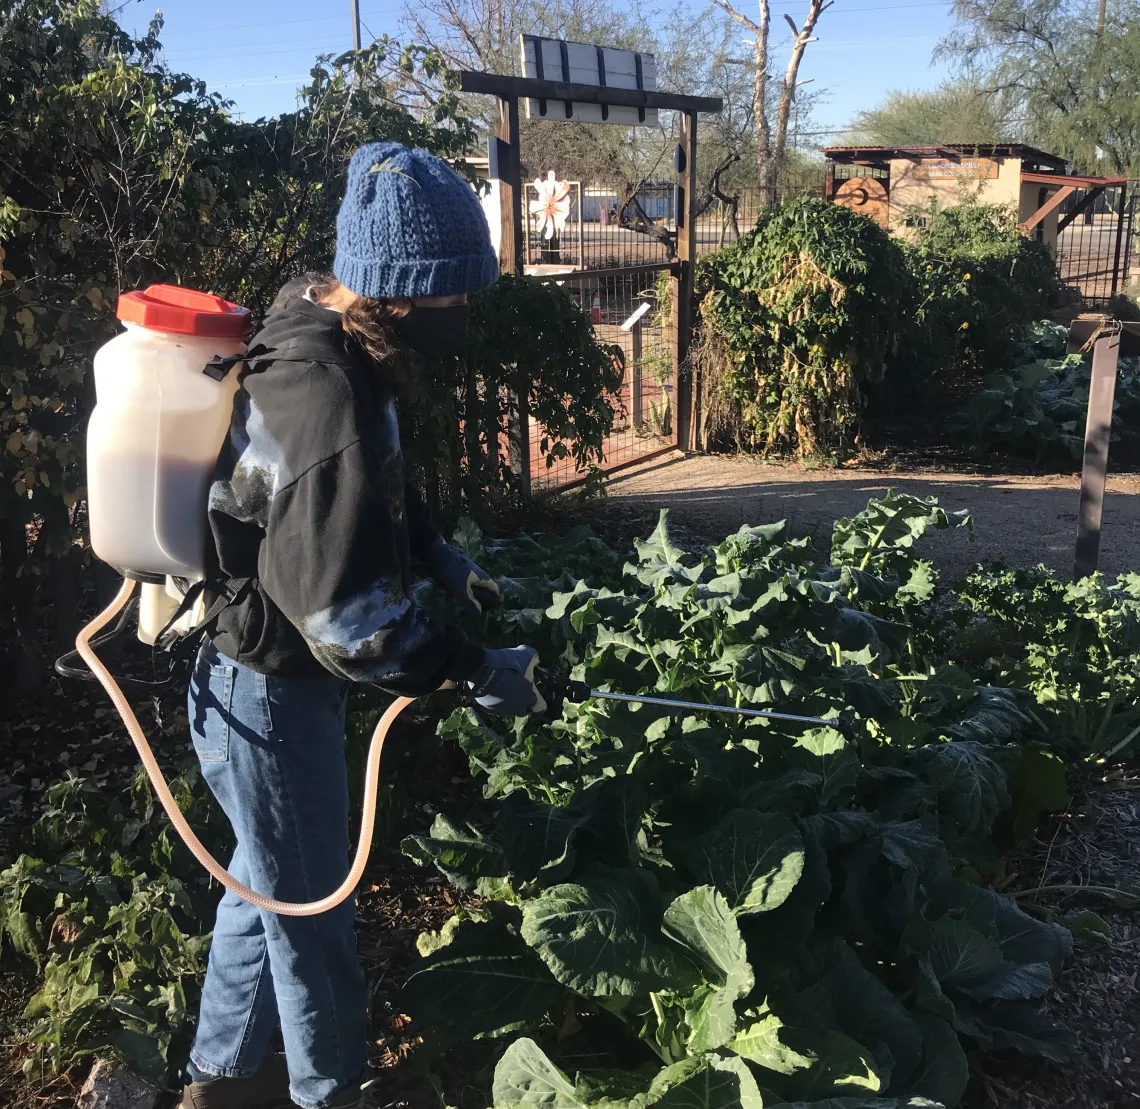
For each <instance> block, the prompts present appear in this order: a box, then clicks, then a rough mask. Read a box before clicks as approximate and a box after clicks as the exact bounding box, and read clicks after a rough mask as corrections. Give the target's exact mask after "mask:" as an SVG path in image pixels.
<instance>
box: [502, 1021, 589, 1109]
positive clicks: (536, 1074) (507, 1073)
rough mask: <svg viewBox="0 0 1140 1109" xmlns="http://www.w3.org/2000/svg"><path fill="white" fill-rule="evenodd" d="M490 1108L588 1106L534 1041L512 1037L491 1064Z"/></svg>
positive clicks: (577, 1108)
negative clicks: (500, 1054) (492, 1071)
mask: <svg viewBox="0 0 1140 1109" xmlns="http://www.w3.org/2000/svg"><path fill="white" fill-rule="evenodd" d="M492 1097H493V1104H494V1109H588V1106H589V1103H588V1102H585V1101H583V1100H582V1099H581V1098H580V1096H579V1094H578V1091H577V1090H575V1088H574V1084H573V1083H572V1082H571V1081H570V1079H569V1078H567V1077H566V1075H565V1074H563V1073H562V1071H560V1070H559V1069H558V1068H557V1067H556V1066H555V1065H554V1064H553V1063H552V1062H551V1061H550V1060H549V1059H548V1058H547V1057H546V1053H545V1052H544V1051H543V1050H542V1048H540V1047H539V1046H538V1044H536V1043H535V1042H534V1040H530V1039H527V1038H525V1037H523V1038H521V1039H518V1040H515V1042H514V1043H513V1044H511V1046H510V1047H508V1048H507V1050H506V1051H505V1052H504V1053H503V1057H502V1058H501V1059H500V1060H499V1062H498V1065H497V1066H496V1067H495V1081H494V1085H493V1086H492Z"/></svg>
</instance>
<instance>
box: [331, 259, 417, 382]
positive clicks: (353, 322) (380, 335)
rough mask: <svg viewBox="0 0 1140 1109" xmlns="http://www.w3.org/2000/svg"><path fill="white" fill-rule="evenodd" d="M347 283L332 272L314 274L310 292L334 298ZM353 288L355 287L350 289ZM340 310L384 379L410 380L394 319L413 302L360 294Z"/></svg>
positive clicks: (346, 331)
mask: <svg viewBox="0 0 1140 1109" xmlns="http://www.w3.org/2000/svg"><path fill="white" fill-rule="evenodd" d="M344 288H345V287H344V286H343V285H341V283H340V282H339V281H338V280H337V279H336V278H335V277H332V276H331V275H329V274H318V275H316V276H314V277H313V279H312V284H311V285H310V286H309V296H310V297H311V298H312V299H313V300H315V301H316V302H317V303H321V302H322V301H326V300H332V299H333V298H334V297H335V296H336V295H337V294H338V293H340V290H342V289H344ZM347 291H349V292H351V290H347ZM352 295H353V296H354V297H355V299H354V300H352V301H351V302H350V303H349V304H347V305H345V306H344V308H342V309H341V312H340V323H341V327H342V328H343V330H344V334H345V337H346V338H347V339H348V340H349V342H350V343H353V344H354V345H355V346H357V347H359V348H360V350H361V351H362V352H363V353H364V354H366V355H367V356H368V358H369V359H370V360H371V361H372V362H373V363H375V365H376V368H377V370H378V371H380V373H381V374H382V376H383V377H384V379H385V380H386V381H388V383H389V384H390V385H392V386H393V387H394V388H399V387H400V386H402V385H404V384H405V383H406V381H407V370H406V367H405V365H404V361H405V359H404V357H403V355H404V348H403V346H402V345H401V344H400V341H399V340H398V339H397V338H396V335H395V332H394V330H393V327H392V325H393V323H394V322H395V321H396V320H398V319H399V318H400V317H401V316H406V315H407V314H408V312H410V311H411V308H412V302H411V301H410V300H405V299H403V298H398V299H392V300H374V299H372V298H370V297H362V296H357V295H356V294H352Z"/></svg>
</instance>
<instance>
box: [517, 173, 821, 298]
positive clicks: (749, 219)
mask: <svg viewBox="0 0 1140 1109" xmlns="http://www.w3.org/2000/svg"><path fill="white" fill-rule="evenodd" d="M825 178H826V167H825V166H824V164H823V163H822V162H820V163H815V162H809V163H807V164H806V165H803V166H798V167H795V168H794V169H788V170H786V171H785V172H784V173H783V174H782V175H781V177H780V180H779V182H778V186H777V197H778V199H780V200H787V199H789V198H791V197H793V196H800V195H804V194H810V195H815V196H819V195H822V192H823V187H824V181H825ZM567 180H568V182H569V184H570V192H569V197H568V200H569V205H570V210H569V215H568V216H567V219H566V223H565V226H564V227H563V229H562V230H561V232H559V234H558V235H551V236H550V237H549V238H548V237H546V235H545V228H543V227H542V220H541V216H540V214H539V212H538V211H537V210H536V211H532V210H531V208H532V204H531V202H532V201H536V200H537V199H538V194H537V192H536V191H535V189H534V186H533V184H528V185H527V187H526V196H525V199H526V201H527V203H526V204H525V205H524V207H523V220H524V225H525V226H524V239H525V259H524V260H525V262H526V266H527V269H528V271H529V272H531V273H534V274H537V275H539V276H549V275H553V274H555V273H565V272H566V271H568V270H605V269H615V268H623V267H627V266H645V265H666V264H668V263H669V262H671V261H672V259H673V257H674V242H675V235H676V230H677V209H676V205H677V190H676V186H675V184H674V183H673V182H672V181H671V180H666V181H645V182H641V183H640V184H638V183H637V182H623V181H603V182H593V183H591V182H587V181H579V180H575V179H573V178H568V179H567ZM724 193H725V195H726V196H727V197H728V198H729V199H728V201H723V200H720V199H717V198H711V199H710V200H709V201H708V203H707V205H706V207H705V208H704V210H703V211H702V212H701V214H700V215H699V216H698V218H697V224H696V237H697V250H698V253H699V254H701V255H704V254H710V253H712V252H713V251H716V250H720V249H722V248H724V247H725V246H728V245H729V244H730V243H732V242H735V241H736V239H738V238H739V237H740V236H741V235H742V234H744V233H745V232H746V231H749V230H750V229H751V228H752V227H753V226H754V225H755V223H756V218H757V216H758V215H759V213H760V211H761V209H762V208H763V206H764V202H763V196H762V194H761V191H760V190H759V189H758V188H751V187H748V188H737V189H725V190H724Z"/></svg>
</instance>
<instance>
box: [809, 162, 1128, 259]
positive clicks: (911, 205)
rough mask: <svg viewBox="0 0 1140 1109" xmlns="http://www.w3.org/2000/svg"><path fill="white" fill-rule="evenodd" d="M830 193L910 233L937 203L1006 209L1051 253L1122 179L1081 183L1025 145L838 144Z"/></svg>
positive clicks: (886, 224)
mask: <svg viewBox="0 0 1140 1109" xmlns="http://www.w3.org/2000/svg"><path fill="white" fill-rule="evenodd" d="M821 153H822V154H824V156H825V157H826V158H827V184H826V186H825V195H826V196H827V197H829V198H830V199H832V200H834V201H835V202H836V203H837V204H842V205H844V206H845V207H848V208H852V209H853V210H854V211H857V212H862V213H863V214H864V215H867V216H870V217H871V218H872V219H874V220H875V221H876V222H877V223H878V224H879V225H880V226H881V227H883V228H884V229H889V230H892V231H894V232H895V233H896V234H899V235H906V234H908V232H910V231H912V230H913V229H914V228H916V227H921V226H922V225H923V221H924V220H925V219H927V218H929V214H930V211H931V206H932V204H936V205H937V206H938V207H941V208H949V207H951V206H953V205H955V204H959V203H961V202H962V200H964V199H967V198H970V197H972V198H973V199H975V200H977V201H978V202H979V203H983V204H1007V205H1010V206H1012V207H1013V208H1014V209H1016V211H1017V218H1018V229H1019V230H1020V231H1021V232H1022V233H1023V234H1026V235H1029V234H1032V235H1033V236H1034V237H1035V238H1037V239H1038V240H1039V241H1041V242H1044V243H1045V244H1046V245H1047V246H1049V248H1050V249H1051V250H1053V251H1054V252H1056V250H1057V236H1058V233H1059V231H1063V230H1064V228H1065V227H1067V226H1068V225H1069V224H1070V223H1072V222H1073V221H1074V220H1075V219H1076V218H1077V217H1078V216H1081V215H1082V214H1083V215H1085V216H1086V218H1091V216H1092V214H1093V211H1094V210H1095V209H1096V208H1097V204H1098V201H1100V204H1101V205H1102V206H1103V204H1104V201H1103V200H1101V197H1102V195H1103V193H1104V191H1105V189H1107V188H1111V187H1113V186H1116V185H1122V184H1125V183H1126V182H1127V178H1123V177H1083V176H1079V175H1075V174H1071V173H1069V172H1068V163H1066V161H1065V160H1064V159H1063V158H1060V157H1058V156H1057V155H1055V154H1047V153H1046V152H1045V151H1043V150H1037V149H1035V148H1034V147H1032V146H1024V145H1022V144H1021V143H994V144H975V143H969V144H967V143H943V144H940V145H932V146H832V147H823V148H821Z"/></svg>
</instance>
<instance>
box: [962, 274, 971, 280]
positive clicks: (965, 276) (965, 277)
mask: <svg viewBox="0 0 1140 1109" xmlns="http://www.w3.org/2000/svg"><path fill="white" fill-rule="evenodd" d="M962 280H963V281H969V280H970V275H969V274H968V273H967V274H963V275H962Z"/></svg>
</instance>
